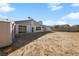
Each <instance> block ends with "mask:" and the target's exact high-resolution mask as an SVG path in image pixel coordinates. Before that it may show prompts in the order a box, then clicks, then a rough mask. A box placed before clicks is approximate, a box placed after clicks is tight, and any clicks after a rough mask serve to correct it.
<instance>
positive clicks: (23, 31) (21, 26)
mask: <svg viewBox="0 0 79 59" xmlns="http://www.w3.org/2000/svg"><path fill="white" fill-rule="evenodd" d="M19 33H26V26H23V25H19Z"/></svg>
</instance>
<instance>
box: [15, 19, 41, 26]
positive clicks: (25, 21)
mask: <svg viewBox="0 0 79 59" xmlns="http://www.w3.org/2000/svg"><path fill="white" fill-rule="evenodd" d="M31 21H33V22H35V23H36V24H39V25H42V24H40V23H39V22H37V21H35V20H19V21H15V23H19V22H31Z"/></svg>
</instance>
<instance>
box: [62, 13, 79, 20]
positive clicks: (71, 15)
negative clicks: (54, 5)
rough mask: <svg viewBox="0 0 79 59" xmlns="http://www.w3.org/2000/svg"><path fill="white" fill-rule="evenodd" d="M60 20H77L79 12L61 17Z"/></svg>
mask: <svg viewBox="0 0 79 59" xmlns="http://www.w3.org/2000/svg"><path fill="white" fill-rule="evenodd" d="M61 19H70V20H76V19H79V12H72V13H69V14H68V15H66V16H63V17H62V18H61Z"/></svg>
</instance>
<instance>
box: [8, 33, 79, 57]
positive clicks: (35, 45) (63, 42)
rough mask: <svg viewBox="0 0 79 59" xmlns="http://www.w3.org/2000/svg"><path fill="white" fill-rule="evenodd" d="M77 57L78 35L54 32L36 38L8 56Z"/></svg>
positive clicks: (78, 52) (78, 50)
mask: <svg viewBox="0 0 79 59" xmlns="http://www.w3.org/2000/svg"><path fill="white" fill-rule="evenodd" d="M12 55H15V56H28V55H30V56H40V55H46V56H48V55H79V33H77V32H55V33H48V34H45V35H44V36H41V37H39V38H37V39H36V40H34V41H32V42H31V43H29V44H27V45H25V46H23V47H21V48H20V49H18V50H16V51H14V52H13V53H11V54H9V56H12Z"/></svg>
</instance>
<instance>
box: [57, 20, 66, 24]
mask: <svg viewBox="0 0 79 59" xmlns="http://www.w3.org/2000/svg"><path fill="white" fill-rule="evenodd" d="M57 24H58V25H63V24H67V22H66V21H63V20H59V21H57Z"/></svg>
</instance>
